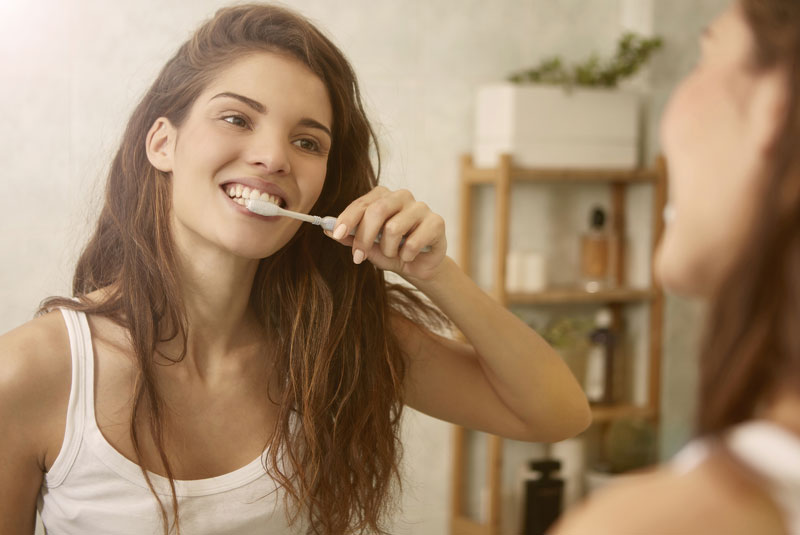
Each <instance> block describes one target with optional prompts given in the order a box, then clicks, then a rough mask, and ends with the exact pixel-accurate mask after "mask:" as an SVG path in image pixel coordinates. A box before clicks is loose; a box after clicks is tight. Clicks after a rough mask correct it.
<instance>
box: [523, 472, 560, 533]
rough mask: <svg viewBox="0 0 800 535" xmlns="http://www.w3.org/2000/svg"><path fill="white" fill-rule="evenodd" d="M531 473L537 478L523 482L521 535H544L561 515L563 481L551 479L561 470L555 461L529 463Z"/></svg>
mask: <svg viewBox="0 0 800 535" xmlns="http://www.w3.org/2000/svg"><path fill="white" fill-rule="evenodd" d="M529 467H530V469H531V472H538V473H539V474H541V475H540V476H539V477H531V478H529V479H527V480H526V481H525V510H524V512H523V522H522V535H544V534H545V533H546V532H547V530H548V529H549V528H550V526H552V525H553V523H554V522H555V521H556V519H557V518H558V516H559V515H560V514H561V500H562V496H563V494H564V480H563V479H559V478H557V477H552V473H553V472H557V471H558V470H560V469H561V463H560V462H559V461H556V460H542V461H531V462H530V464H529Z"/></svg>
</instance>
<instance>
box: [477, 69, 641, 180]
mask: <svg viewBox="0 0 800 535" xmlns="http://www.w3.org/2000/svg"><path fill="white" fill-rule="evenodd" d="M639 103H640V98H639V94H638V93H636V92H633V91H625V90H620V89H594V88H581V87H574V88H572V89H570V90H567V89H566V88H564V87H562V86H551V85H539V84H512V83H502V84H493V85H487V86H483V87H481V88H479V90H478V95H477V106H476V110H477V113H476V118H475V145H474V153H473V160H474V162H475V164H476V165H477V166H479V167H491V166H495V165H497V161H498V156H499V155H500V154H502V153H509V154H511V155H512V158H513V160H514V163H515V164H517V165H520V166H525V167H564V166H569V167H600V168H630V167H636V166H637V164H638V163H639V161H638V153H639V151H638V131H639V108H640V104H639Z"/></svg>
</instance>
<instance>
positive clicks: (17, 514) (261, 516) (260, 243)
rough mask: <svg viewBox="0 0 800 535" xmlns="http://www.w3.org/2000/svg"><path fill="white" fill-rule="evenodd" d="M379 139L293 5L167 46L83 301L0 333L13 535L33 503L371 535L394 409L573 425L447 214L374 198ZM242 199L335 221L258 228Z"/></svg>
mask: <svg viewBox="0 0 800 535" xmlns="http://www.w3.org/2000/svg"><path fill="white" fill-rule="evenodd" d="M373 141H374V139H373V134H372V130H371V128H370V126H369V123H368V121H367V119H366V117H365V115H364V111H363V108H362V105H361V101H360V96H359V91H358V85H357V84H356V80H355V77H354V74H353V72H352V69H351V67H350V65H349V64H348V62H347V60H346V59H345V58H344V57H343V55H342V54H341V52H340V51H339V50H338V49H337V48H336V47H335V46H334V45H333V44H332V43H331V42H330V41H329V40H328V39H327V38H326V37H324V36H323V35H322V34H321V33H320V32H319V31H318V30H317V29H316V28H314V27H313V26H312V25H311V24H310V23H308V22H307V21H306V20H305V19H303V18H302V17H300V16H298V15H296V14H294V13H292V12H291V11H288V10H285V9H281V8H276V7H270V6H265V5H243V6H238V7H232V8H227V9H222V10H220V11H219V12H218V13H217V15H216V16H215V17H214V18H213V19H211V20H210V21H209V22H208V23H206V24H204V25H203V26H202V27H201V28H200V29H199V30H198V31H197V32H196V33H195V35H194V36H193V37H192V38H191V39H190V40H189V41H187V42H186V43H185V44H184V45H183V46H182V47H181V48H180V50H179V51H178V52H177V54H176V55H175V56H174V57H173V58H172V59H170V60H169V62H168V63H167V64H166V66H165V67H164V68H163V70H162V71H161V73H160V74H159V75H158V77H157V79H156V81H155V82H154V83H153V85H152V87H151V88H150V89H149V91H148V92H147V93H146V94H145V96H144V97H143V99H142V100H141V102H140V103H139V105H138V106H137V108H136V109H135V111H134V112H133V114H132V116H131V119H130V122H129V123H128V126H127V129H126V130H125V133H124V137H123V139H122V142H121V145H120V148H119V150H118V152H117V153H116V156H115V157H114V160H113V164H112V166H111V170H110V173H109V176H108V183H107V190H106V197H105V202H104V205H103V209H102V213H101V214H100V217H99V221H98V223H97V227H96V229H95V231H94V234H93V235H92V237H91V239H90V241H89V243H88V245H87V246H86V248H85V250H84V251H83V253H82V255H81V257H80V259H79V261H78V265H77V269H76V272H75V277H74V283H73V292H74V296H75V299H74V300H73V299H67V298H54V299H50V300H48V301H46V302H45V303H44V304H43V305H42V309H41V314H40V315H39V316H38V317H37V318H36V319H34V320H32V321H30V322H28V323H26V324H24V325H22V326H20V327H19V328H17V329H15V330H13V331H11V332H10V333H7V334H5V335H4V336H3V337H2V338H0V437H2V438H0V459H2V461H0V519H1V520H0V526H2V531H3V533H13V534H18V533H32V532H33V527H34V516H35V514H34V513H35V511H36V509H37V507H38V510H39V512H40V513H41V516H42V519H43V523H44V525H45V527H46V529H47V530H48V531H49V532H52V533H71V534H76V533H84V534H85V533H132V534H133V533H135V534H142V533H161V532H163V533H167V532H168V531H171V532H173V533H174V532H179V531H180V532H183V533H190V534H200V533H209V534H210V533H215V534H218V533H237V534H256V533H258V534H263V533H305V532H311V533H318V534H329V535H339V534H343V533H366V532H369V533H383V532H385V529H386V525H387V522H388V521H389V520H390V519H391V515H392V514H394V512H395V511H394V509H393V507H394V505H393V503H394V502H393V498H395V497H396V490H397V488H396V485H395V484H396V483H399V468H398V463H399V460H400V454H401V444H400V437H399V428H400V421H401V414H402V409H403V407H404V406H409V407H413V408H415V409H418V410H420V411H422V412H424V413H427V414H429V415H432V416H434V417H437V418H440V419H443V420H447V421H449V422H455V423H458V424H460V425H463V426H466V427H469V428H473V429H479V430H483V431H486V432H489V433H495V434H498V435H502V436H505V437H511V438H514V439H519V440H530V441H556V440H560V439H564V438H567V437H569V436H573V435H575V434H577V433H579V432H581V431H582V430H583V429H584V428H585V427H586V426H587V425H588V423H589V420H590V413H589V408H588V405H587V402H586V399H585V397H584V395H583V393H582V391H581V389H580V386H579V385H578V383H577V382H576V381H575V379H574V378H573V377H572V375H571V374H570V372H569V370H568V368H567V367H566V366H565V365H564V363H563V362H562V360H561V359H560V357H559V356H558V355H557V354H556V353H555V352H554V351H553V350H552V349H551V348H550V347H549V346H548V345H547V344H546V343H545V342H544V341H543V340H542V339H541V338H540V337H539V336H538V335H537V334H536V333H535V332H533V331H532V330H531V329H530V328H528V327H527V326H526V325H525V324H524V323H522V322H521V321H519V320H518V319H517V318H515V317H514V316H513V315H511V314H510V313H509V312H508V311H507V310H505V309H504V308H502V307H500V306H498V305H497V304H496V303H495V302H494V301H493V300H492V299H491V298H489V297H488V296H487V295H485V294H484V293H483V292H481V291H480V290H479V289H478V288H477V287H476V286H475V285H474V284H473V283H472V282H471V281H470V280H469V279H468V278H467V277H466V276H465V275H464V273H463V272H461V271H460V270H459V268H458V267H457V266H456V265H455V264H454V262H453V261H452V260H450V259H449V258H448V257H447V256H446V248H447V246H446V238H445V225H444V221H443V220H442V218H441V217H440V216H438V215H437V214H435V213H433V212H432V211H431V210H430V208H428V206H427V205H425V204H423V203H421V202H419V201H417V200H416V199H415V198H414V197H413V195H412V194H411V193H409V192H407V191H390V190H388V189H386V188H383V187H381V186H378V185H377V176H376V173H375V171H374V169H373V165H372V163H371V160H370V152H371V148H374V147H373V145H372V142H373ZM256 195H257V196H259V197H260V198H262V199H265V200H267V201H268V202H274V203H279V204H280V205H281V206H284V207H285V208H288V209H291V210H294V211H299V212H305V213H313V214H318V215H331V214H333V215H336V216H338V221H337V227H336V229H335V230H334V231H333V232H329V233H327V234H328V235H326V234H325V233H323V232H322V231H321V230H320V229H319V228H318V227H313V226H311V225H303V224H301V223H299V222H298V221H296V220H293V219H288V218H272V219H265V218H263V217H261V216H256V215H254V214H252V213H250V212H249V211H247V209H246V208H244V207H243V206H242V204H241V203H242V202H243V200H242V198H243V197H248V196H250V197H252V196H256ZM355 228H357V232H356V234H355V236H349V233H350V231H351V230H352V229H355ZM381 230H382V231H383V235H382V239H381V241H380V244H379V245H374V243H373V242H374V239H375V238H376V236H377V234H378V232H379V231H381ZM403 236H405V237H406V240H405V242H404V243H403V244H402V245H401V238H402V237H403ZM426 246H430V247H431V250H430V252H421V251H422V249H423V247H426ZM385 271H392V272H395V273H397V274H398V275H400V276H401V277H403V278H404V279H405V280H406V281H407V282H409V283H411V284H412V285H414V286H415V287H416V288H417V289H418V290H419V292H421V293H419V292H416V291H412V290H410V289H408V287H407V286H405V285H398V284H390V283H388V282H387V281H386V280H385V278H384V272H385ZM449 323H452V324H453V325H455V326H456V327H457V328H458V329H459V330H460V331H461V332H462V333H463V334H464V336H465V338H466V339H467V340H468V343H461V342H457V341H453V340H450V339H448V338H444V337H442V336H440V335H438V334H434V332H433V331H435V330H436V329H437V328H438V327H442V326H446V325H447V324H449ZM176 513H177V514H176ZM382 530H384V531H382Z"/></svg>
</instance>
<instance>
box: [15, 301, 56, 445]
mask: <svg viewBox="0 0 800 535" xmlns="http://www.w3.org/2000/svg"><path fill="white" fill-rule="evenodd" d="M71 369H72V361H71V357H70V344H69V336H68V334H67V330H66V325H65V324H64V320H63V319H62V316H61V313H60V312H59V311H58V310H56V311H51V312H48V313H46V314H43V315H41V316H39V317H37V318H34V319H32V320H30V321H28V322H26V323H24V324H22V325H20V326H19V327H17V328H15V329H13V330H11V331H9V332H7V333H5V334H3V335H2V336H0V419H2V420H4V421H6V422H16V424H17V425H18V426H21V430H26V431H29V432H31V435H32V436H34V435H35V431H36V429H43V428H44V426H46V425H48V424H49V423H51V422H52V418H53V415H54V413H63V412H64V411H66V406H67V403H68V400H69V392H70V387H71V382H72V381H71ZM60 416H64V415H63V414H61V415H60ZM25 428H27V429H25Z"/></svg>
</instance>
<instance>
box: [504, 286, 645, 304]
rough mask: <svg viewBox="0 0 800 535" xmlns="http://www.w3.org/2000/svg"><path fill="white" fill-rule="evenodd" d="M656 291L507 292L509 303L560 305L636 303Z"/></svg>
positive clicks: (572, 289) (568, 290)
mask: <svg viewBox="0 0 800 535" xmlns="http://www.w3.org/2000/svg"><path fill="white" fill-rule="evenodd" d="M655 295H656V291H655V290H654V289H652V288H647V289H637V288H614V289H609V290H600V291H597V292H587V291H586V290H582V289H580V288H553V289H551V290H545V291H542V292H535V293H518V292H513V293H508V294H507V295H506V298H507V302H508V304H510V305H561V304H593V303H637V302H646V301H650V300H651V299H653V298H654V297H655Z"/></svg>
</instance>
